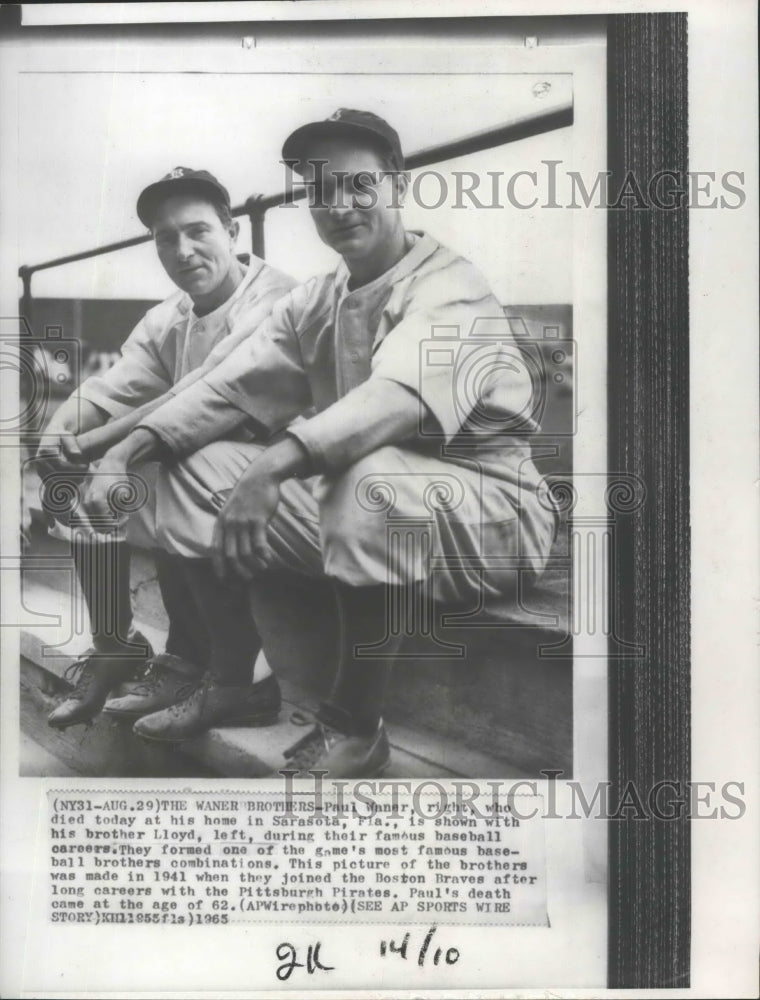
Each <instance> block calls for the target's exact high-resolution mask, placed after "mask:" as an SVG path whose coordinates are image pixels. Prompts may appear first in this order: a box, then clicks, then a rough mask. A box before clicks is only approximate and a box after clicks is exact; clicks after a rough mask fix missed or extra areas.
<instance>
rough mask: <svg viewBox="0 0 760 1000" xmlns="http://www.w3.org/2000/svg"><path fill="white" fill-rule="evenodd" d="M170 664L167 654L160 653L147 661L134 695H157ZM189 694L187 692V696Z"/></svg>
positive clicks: (133, 691)
mask: <svg viewBox="0 0 760 1000" xmlns="http://www.w3.org/2000/svg"><path fill="white" fill-rule="evenodd" d="M169 662H170V661H169V657H168V655H167V654H166V653H158V654H157V655H156V656H151V658H150V659H149V660H146V661H145V667H144V669H143V672H142V676H141V677H140V680H139V682H138V683H137V684H135V686H134V688H133V689H132V693H133V694H136V695H140V696H142V695H152V694H155V693H156V692H157V691H158V689H159V688H160V687H161V684H162V683H163V681H164V671H165V669H166V668H167V667H168V666H169ZM184 687H186V685H184V684H183V685H182V688H180V690H182V689H183V688H184ZM188 693H189V692H185V695H186V694H188ZM185 695H183V697H185Z"/></svg>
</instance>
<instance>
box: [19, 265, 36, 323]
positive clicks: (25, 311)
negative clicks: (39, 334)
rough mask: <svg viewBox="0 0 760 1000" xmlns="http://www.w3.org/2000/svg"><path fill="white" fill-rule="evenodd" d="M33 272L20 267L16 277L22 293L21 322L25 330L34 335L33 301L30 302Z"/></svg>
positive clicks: (28, 268)
mask: <svg viewBox="0 0 760 1000" xmlns="http://www.w3.org/2000/svg"><path fill="white" fill-rule="evenodd" d="M33 274H34V271H33V270H32V269H31V268H30V267H26V266H24V267H20V268H19V269H18V275H19V277H20V278H21V283H22V286H23V291H22V293H21V322H22V324H23V323H25V324H26V326H27V328H28V329H29V330H30V331H31V332H32V334H33V333H34V324H33V323H32V310H33V308H34V306H33V300H32V275H33Z"/></svg>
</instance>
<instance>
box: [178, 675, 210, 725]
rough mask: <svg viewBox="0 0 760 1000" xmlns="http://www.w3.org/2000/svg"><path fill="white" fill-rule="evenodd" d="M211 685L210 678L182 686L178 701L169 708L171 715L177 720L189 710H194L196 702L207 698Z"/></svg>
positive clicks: (179, 690) (179, 689) (192, 681)
mask: <svg viewBox="0 0 760 1000" xmlns="http://www.w3.org/2000/svg"><path fill="white" fill-rule="evenodd" d="M210 683H211V681H210V679H209V678H208V677H201V678H200V679H197V680H195V679H194V680H191V681H188V682H187V683H186V684H181V685H180V686H179V687H178V688H177V700H176V701H175V703H174V704H173V705H170V706H169V709H168V712H169V715H170V716H172V717H173V718H175V719H176V718H181V717H182V716H183V715H184V714H185V712H187V710H188V709H190V708H194V707H195V704H196V702H198V701H200V700H202V699H203V698H205V696H206V692H207V691H208V687H209V684H210Z"/></svg>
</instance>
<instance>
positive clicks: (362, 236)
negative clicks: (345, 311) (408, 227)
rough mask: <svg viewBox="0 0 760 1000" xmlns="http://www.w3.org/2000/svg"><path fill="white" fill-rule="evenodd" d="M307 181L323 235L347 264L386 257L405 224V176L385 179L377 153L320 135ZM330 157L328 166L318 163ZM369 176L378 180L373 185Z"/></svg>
mask: <svg viewBox="0 0 760 1000" xmlns="http://www.w3.org/2000/svg"><path fill="white" fill-rule="evenodd" d="M308 160H309V162H308V163H307V165H306V171H305V173H304V181H305V182H306V183H307V184H314V188H313V189H312V188H310V189H309V198H310V206H311V215H312V218H313V220H314V224H315V226H316V227H317V232H318V233H319V236H320V239H321V240H322V242H323V243H326V244H327V245H328V246H329V247H332V249H333V250H335V251H337V252H338V253H339V254H341V256H342V257H344V258H345V259H346V260H347V261H348V262H349V263H350V262H351V261H356V262H360V261H368V260H371V259H372V258H374V257H378V258H379V257H382V254H383V252H384V250H385V248H386V247H387V246H388V245H389V243H390V242H391V241H392V240H393V238H394V235H395V234H397V233H398V230H399V228H400V227H401V217H400V206H401V205H402V204H403V196H404V194H405V192H406V179H405V178H404V177H403V176H400V177H397V178H395V179H394V178H393V177H391V176H386V177H385V178H382V173H383V171H388V169H389V168H388V167H387V166H383V164H382V162H381V160H380V157H379V156H378V155H377V153H376V152H375V151H374V150H373V149H371V148H369V147H362V146H361V145H357V144H356V142H355V141H352V140H350V139H338V138H331V139H322V140H320V141H318V142H315V143H314V145H313V146H312V147H310V149H309V155H308ZM318 160H325V161H327V162H326V163H325V164H324V166H322V167H320V166H319V165H316V164H315V163H314V161H318ZM369 175H373V177H374V179H375V180H376V181H377V183H375V184H372V183H371V180H370V177H369Z"/></svg>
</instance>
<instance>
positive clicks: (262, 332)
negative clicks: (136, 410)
mask: <svg viewBox="0 0 760 1000" xmlns="http://www.w3.org/2000/svg"><path fill="white" fill-rule="evenodd" d="M293 306H294V303H293V296H292V295H289V296H287V297H286V298H285V299H284V300H282V301H281V302H280V303H278V304H277V306H276V307H275V310H274V312H273V314H272V316H271V317H270V319H269V320H267V321H266V322H265V323H264V324H263V325H262V326H260V327H259V328H258V330H256V331H255V332H254V333H253V334H252V335H250V336H248V337H246V338H245V339H244V340H243V341H242V343H239V344H238V345H237V347H235V348H234V350H233V351H232V352H231V353H230V354H229V355H228V356H227V357H226V358H224V359H223V360H222V361H221V362H220V363H219V364H217V365H216V367H215V368H213V369H212V370H211V371H209V372H207V373H206V374H205V375H204V376H203V377H202V378H200V379H198V381H196V382H195V383H194V384H192V385H190V386H188V387H187V388H185V389H183V391H182V392H180V393H178V395H176V396H175V397H174V398H173V399H170V400H169V401H168V402H167V403H165V404H164V405H163V406H160V407H159V408H158V409H157V410H155V411H154V412H153V413H152V414H150V416H148V417H146V419H145V420H144V421H143V422H142V423H141V424H140V425H139V426H141V427H145V428H147V429H148V430H151V431H153V433H154V434H156V435H157V436H158V437H159V438H160V439H161V440H162V441H163V442H164V444H166V445H167V446H168V447H169V448H170V449H171V451H172V452H173V453H174V454H177V455H181V454H188V453H189V452H191V451H195V450H197V449H198V448H200V447H202V446H203V445H204V444H208V443H209V442H211V441H215V440H217V439H218V438H220V437H222V436H223V435H224V434H225V433H226V432H228V431H230V430H231V429H232V428H234V427H236V426H238V425H239V424H241V423H243V422H244V421H245V420H246V419H251V420H253V421H254V422H255V423H256V425H258V426H261V427H263V428H264V429H265V430H266V431H267V432H268V433H270V434H271V433H274V432H275V431H277V430H280V429H281V428H283V427H285V426H286V425H287V424H288V423H289V422H290V421H291V420H293V419H294V418H295V417H297V416H298V415H299V414H300V413H302V412H303V411H304V410H305V409H306V408H307V407H308V406H310V405H311V390H310V388H309V382H308V379H307V376H306V372H305V371H304V368H303V364H302V360H301V351H300V346H299V343H298V337H297V335H296V331H295V328H294V325H293V319H292V317H293Z"/></svg>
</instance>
